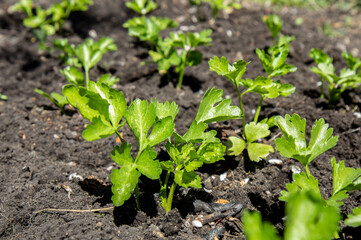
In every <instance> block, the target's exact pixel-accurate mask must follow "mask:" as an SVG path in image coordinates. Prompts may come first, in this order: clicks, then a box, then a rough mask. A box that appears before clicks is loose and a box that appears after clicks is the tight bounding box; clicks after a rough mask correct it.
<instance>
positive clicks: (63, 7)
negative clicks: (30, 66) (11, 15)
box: [10, 0, 93, 50]
mask: <svg viewBox="0 0 361 240" xmlns="http://www.w3.org/2000/svg"><path fill="white" fill-rule="evenodd" d="M92 4H93V1H92V0H78V1H73V0H63V1H62V2H60V3H55V4H53V5H51V6H50V7H49V8H48V9H43V8H41V7H40V6H37V7H36V8H35V13H33V0H20V1H19V2H18V3H16V4H14V5H12V6H11V7H10V11H11V12H16V11H20V12H24V13H26V15H27V18H25V19H24V21H23V24H24V26H26V27H28V28H32V29H33V35H34V36H35V37H36V38H37V39H38V40H39V42H40V45H39V48H40V49H42V50H47V49H48V47H47V46H46V39H47V37H48V36H51V35H54V34H55V33H56V32H58V31H61V30H62V27H63V25H64V21H65V20H66V19H67V18H68V17H69V15H70V13H71V12H73V11H86V10H87V9H88V6H89V5H92Z"/></svg>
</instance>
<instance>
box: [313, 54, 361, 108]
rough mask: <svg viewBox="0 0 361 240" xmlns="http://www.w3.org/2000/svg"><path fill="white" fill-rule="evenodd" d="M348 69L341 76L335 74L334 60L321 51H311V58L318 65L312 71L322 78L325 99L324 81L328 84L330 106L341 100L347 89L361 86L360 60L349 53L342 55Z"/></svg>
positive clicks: (322, 91) (342, 71) (322, 93)
mask: <svg viewBox="0 0 361 240" xmlns="http://www.w3.org/2000/svg"><path fill="white" fill-rule="evenodd" d="M342 56H343V58H344V59H345V61H346V63H347V65H348V68H343V69H342V70H341V71H340V75H339V76H337V74H336V73H335V67H334V66H333V63H332V62H333V59H332V58H331V57H329V56H328V55H327V54H326V53H324V52H323V51H322V50H320V49H315V48H313V49H311V51H310V57H311V58H312V59H313V60H314V61H315V63H316V64H317V67H316V66H313V67H312V68H311V69H310V70H311V71H312V72H314V73H316V74H317V75H319V76H320V77H321V98H323V97H324V81H325V80H326V81H327V82H328V88H329V98H328V102H329V103H330V104H335V103H337V102H338V101H339V100H340V97H341V94H342V93H343V92H344V91H345V90H346V89H347V88H358V87H360V85H361V71H359V68H360V66H361V60H360V58H356V57H353V56H352V55H351V54H349V53H347V52H343V53H342Z"/></svg>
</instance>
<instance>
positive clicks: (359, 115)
mask: <svg viewBox="0 0 361 240" xmlns="http://www.w3.org/2000/svg"><path fill="white" fill-rule="evenodd" d="M353 115H354V116H355V117H356V118H361V112H354V113H353Z"/></svg>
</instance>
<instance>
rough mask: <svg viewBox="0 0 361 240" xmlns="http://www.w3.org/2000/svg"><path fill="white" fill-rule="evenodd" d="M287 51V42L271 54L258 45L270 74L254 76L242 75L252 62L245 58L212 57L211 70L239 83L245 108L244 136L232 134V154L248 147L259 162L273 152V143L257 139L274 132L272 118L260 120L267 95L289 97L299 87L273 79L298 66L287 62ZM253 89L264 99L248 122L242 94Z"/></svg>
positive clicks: (230, 151) (243, 116)
mask: <svg viewBox="0 0 361 240" xmlns="http://www.w3.org/2000/svg"><path fill="white" fill-rule="evenodd" d="M287 54H288V47H287V46H285V45H281V46H276V47H275V48H274V51H273V53H272V55H270V56H269V55H267V54H266V53H265V52H264V51H262V50H259V49H257V55H258V57H259V58H260V60H261V62H262V64H263V66H264V68H265V70H266V73H267V75H268V76H267V77H261V76H259V77H257V78H256V79H254V80H252V79H242V76H243V74H244V73H245V71H246V66H247V65H248V64H249V63H247V62H245V61H244V60H239V61H237V62H236V63H233V64H232V65H231V64H229V61H228V60H227V59H226V58H225V57H222V58H221V59H219V58H218V57H214V58H213V59H210V60H209V62H208V63H209V67H210V70H211V71H214V72H216V73H217V74H218V75H221V76H225V77H226V78H227V79H228V80H230V81H231V83H232V84H233V85H234V86H235V88H236V90H237V95H238V100H239V106H240V108H241V115H240V118H241V119H242V126H243V139H241V138H237V137H233V136H232V137H230V138H229V142H228V146H229V154H230V155H239V154H241V153H242V152H243V150H244V149H245V148H246V147H247V151H248V155H249V158H250V160H251V161H256V162H258V161H259V159H260V158H265V157H266V156H267V155H268V154H269V152H273V147H272V146H270V145H267V144H260V143H254V141H256V140H257V139H260V138H264V137H267V136H268V135H269V134H270V131H269V127H270V126H269V125H271V123H267V121H268V119H264V120H263V121H261V122H258V118H259V113H260V110H261V106H262V103H263V101H264V99H266V98H276V97H278V96H282V97H286V96H289V95H290V94H292V93H293V92H294V90H295V87H294V86H292V85H291V84H288V83H284V84H282V83H281V81H280V80H277V81H274V80H273V79H271V77H277V76H281V75H284V74H287V73H289V72H294V71H295V70H296V68H295V67H294V66H291V65H288V64H286V63H285V60H286V58H287ZM241 86H242V87H245V88H246V90H244V91H243V92H242V93H241V91H240V87H241ZM250 92H254V93H258V94H259V95H260V102H259V104H258V106H257V110H256V113H255V116H254V119H253V122H251V123H249V124H246V116H245V114H244V107H243V103H242V97H243V95H245V94H246V93H250ZM247 145H248V146H247Z"/></svg>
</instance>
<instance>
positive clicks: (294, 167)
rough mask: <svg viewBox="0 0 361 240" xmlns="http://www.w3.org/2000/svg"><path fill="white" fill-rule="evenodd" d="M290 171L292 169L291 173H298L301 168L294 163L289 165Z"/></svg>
mask: <svg viewBox="0 0 361 240" xmlns="http://www.w3.org/2000/svg"><path fill="white" fill-rule="evenodd" d="M291 171H292V173H298V174H300V173H301V169H300V168H299V167H298V166H296V165H292V166H291Z"/></svg>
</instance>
